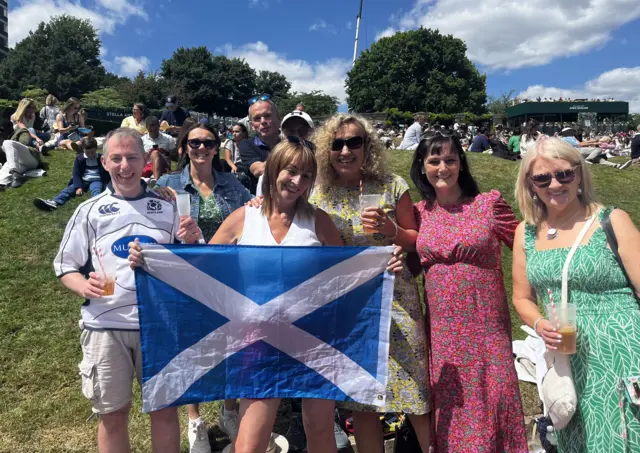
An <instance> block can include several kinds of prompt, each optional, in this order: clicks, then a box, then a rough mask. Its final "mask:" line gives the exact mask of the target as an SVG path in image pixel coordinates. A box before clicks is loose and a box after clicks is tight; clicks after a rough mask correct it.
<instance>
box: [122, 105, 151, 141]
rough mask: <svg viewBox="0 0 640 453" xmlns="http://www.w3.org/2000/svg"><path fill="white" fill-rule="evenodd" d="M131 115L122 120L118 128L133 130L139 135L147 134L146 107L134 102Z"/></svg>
mask: <svg viewBox="0 0 640 453" xmlns="http://www.w3.org/2000/svg"><path fill="white" fill-rule="evenodd" d="M131 113H133V114H132V115H131V116H127V117H126V118H125V119H123V120H122V124H121V125H120V127H127V128H129V129H135V130H137V131H138V133H139V134H140V135H144V134H146V133H147V123H146V120H147V115H148V111H147V106H146V105H144V104H142V103H141V102H136V103H135V104H133V110H132V111H131Z"/></svg>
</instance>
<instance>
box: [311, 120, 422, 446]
mask: <svg viewBox="0 0 640 453" xmlns="http://www.w3.org/2000/svg"><path fill="white" fill-rule="evenodd" d="M314 143H315V144H316V146H317V150H316V159H317V161H318V180H317V183H316V187H315V189H314V191H313V194H312V195H311V198H310V201H311V202H312V203H314V204H315V205H316V206H318V207H319V208H321V209H323V210H324V211H325V212H327V213H328V214H329V215H330V216H331V218H332V220H333V222H334V223H335V225H336V226H337V227H338V230H339V231H340V233H341V235H342V239H343V241H344V243H345V244H346V245H350V246H388V245H391V244H397V245H400V246H403V247H405V246H406V247H408V246H414V245H415V242H416V238H417V235H418V225H417V224H416V219H415V217H414V214H413V202H412V201H411V196H410V195H409V186H408V185H407V183H406V182H405V181H404V179H402V178H401V177H400V176H397V175H394V174H391V173H388V172H387V168H388V167H387V166H386V165H385V162H384V159H383V154H384V153H385V149H384V147H383V146H382V144H381V143H380V141H379V140H378V137H377V134H376V133H375V131H374V129H373V126H372V125H371V124H370V123H369V122H368V121H367V120H366V119H364V118H362V117H359V116H355V115H345V114H340V115H336V116H334V117H333V118H331V119H329V120H328V121H327V122H326V123H325V124H324V126H323V127H322V128H321V129H320V130H318V132H317V133H316V135H315V137H314ZM361 195H377V196H378V197H379V198H378V199H377V204H378V206H377V207H370V208H367V209H365V210H364V211H363V212H362V213H361V210H360V200H361V198H362V197H361ZM374 198H375V197H374ZM374 204H375V203H374ZM365 229H366V230H367V232H365ZM370 232H371V233H370ZM390 341H391V345H390V350H389V382H388V385H387V400H386V406H385V407H384V411H385V412H404V413H407V414H410V415H409V416H410V418H411V422H412V424H413V426H414V428H415V430H416V433H417V435H418V440H419V441H420V445H421V447H422V450H423V452H425V453H426V452H428V451H429V443H430V435H431V424H430V416H429V412H430V411H431V398H430V391H429V375H428V359H427V345H426V335H425V328H424V317H423V313H422V308H421V306H420V298H419V295H418V288H417V285H416V282H415V280H414V279H413V278H412V276H411V273H410V272H409V271H408V270H405V273H404V274H402V275H401V276H398V277H397V278H396V284H395V290H394V302H393V313H392V326H391V338H390ZM343 407H345V408H346V409H351V410H352V411H353V420H354V429H355V437H356V443H357V447H358V451H366V452H367V453H382V451H383V433H382V427H381V425H380V420H379V414H378V413H377V412H376V411H377V410H378V409H377V408H375V407H370V406H364V405H361V404H356V403H344V405H343Z"/></svg>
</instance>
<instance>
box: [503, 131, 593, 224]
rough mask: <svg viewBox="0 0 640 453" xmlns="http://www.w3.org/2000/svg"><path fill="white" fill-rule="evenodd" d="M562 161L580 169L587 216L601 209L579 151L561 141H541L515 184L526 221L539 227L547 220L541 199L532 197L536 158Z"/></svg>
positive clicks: (526, 156) (527, 155)
mask: <svg viewBox="0 0 640 453" xmlns="http://www.w3.org/2000/svg"><path fill="white" fill-rule="evenodd" d="M539 157H541V158H545V159H550V160H554V159H559V160H564V161H566V162H569V163H570V164H571V166H572V167H578V168H576V170H580V184H579V186H578V187H579V188H580V191H579V192H580V193H579V194H578V198H579V199H580V202H581V203H582V205H583V206H585V207H586V208H587V215H592V214H593V213H594V212H596V211H597V210H598V208H600V207H601V205H600V203H599V202H598V200H597V198H596V193H595V190H594V187H593V181H592V179H591V172H590V171H589V168H588V166H587V165H585V162H584V160H583V159H582V155H581V154H580V152H579V151H578V150H577V149H576V148H574V147H573V146H571V145H570V144H569V143H567V142H565V141H564V140H561V139H559V138H543V139H538V141H537V142H536V144H535V146H534V147H533V148H532V149H530V150H529V152H528V153H527V154H526V155H525V157H524V159H522V164H521V165H520V171H519V172H518V180H517V181H516V191H515V195H516V200H517V202H518V207H519V208H520V212H521V213H522V216H523V217H524V221H525V222H526V223H527V224H529V225H536V226H538V225H540V224H541V223H542V222H543V221H544V220H545V219H546V218H547V208H546V206H545V205H544V203H543V202H542V201H541V200H536V199H534V198H533V196H534V192H533V189H532V187H531V183H530V182H529V177H530V176H531V168H532V167H533V164H534V162H535V161H536V159H537V158H539Z"/></svg>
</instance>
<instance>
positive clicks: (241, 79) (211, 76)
mask: <svg viewBox="0 0 640 453" xmlns="http://www.w3.org/2000/svg"><path fill="white" fill-rule="evenodd" d="M161 76H162V79H163V81H164V83H165V88H166V90H167V92H169V91H170V92H172V93H174V94H176V95H178V96H179V98H180V99H181V103H182V104H183V105H186V106H188V107H191V108H193V109H194V110H196V111H199V112H206V113H213V112H215V113H217V114H218V115H221V116H244V115H246V111H247V100H248V99H249V98H250V97H251V96H252V95H253V93H254V90H255V80H256V74H255V71H254V70H253V69H251V67H250V66H249V65H248V64H247V63H246V62H245V61H243V60H240V59H237V58H234V59H229V58H227V57H224V56H215V57H214V56H213V55H212V54H211V52H210V51H209V49H207V48H206V47H204V46H201V47H192V48H188V49H187V48H184V47H181V48H179V49H178V50H176V51H175V52H174V53H173V55H172V56H171V58H169V59H168V60H164V61H163V62H162V69H161Z"/></svg>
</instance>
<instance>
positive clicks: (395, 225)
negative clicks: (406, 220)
mask: <svg viewBox="0 0 640 453" xmlns="http://www.w3.org/2000/svg"><path fill="white" fill-rule="evenodd" d="M391 223H393V226H394V227H396V234H394V235H393V236H392V237H390V238H389V239H391V240H392V241H395V240H396V237H398V224H397V223H396V222H394V221H393V220H391Z"/></svg>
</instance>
